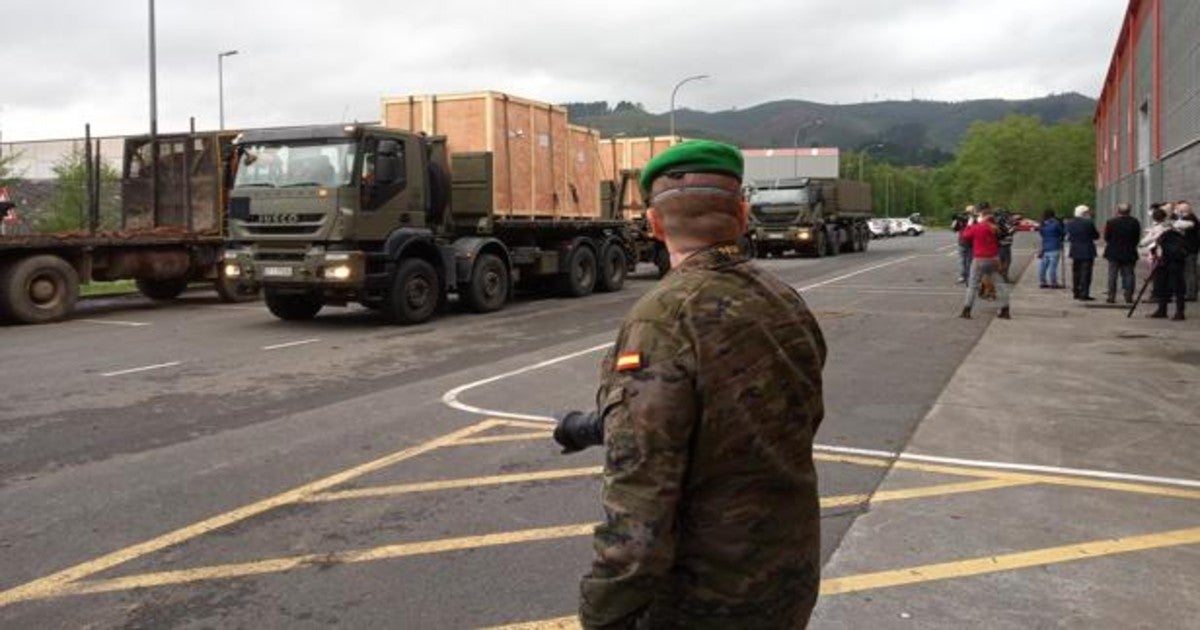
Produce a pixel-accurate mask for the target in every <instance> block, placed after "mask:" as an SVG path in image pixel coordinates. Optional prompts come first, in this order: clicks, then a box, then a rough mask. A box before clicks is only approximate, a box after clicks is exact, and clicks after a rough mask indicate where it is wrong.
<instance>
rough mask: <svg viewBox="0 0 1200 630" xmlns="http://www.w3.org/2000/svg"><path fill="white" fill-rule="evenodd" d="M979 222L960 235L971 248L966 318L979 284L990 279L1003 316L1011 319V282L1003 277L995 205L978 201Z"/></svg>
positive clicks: (969, 316)
mask: <svg viewBox="0 0 1200 630" xmlns="http://www.w3.org/2000/svg"><path fill="white" fill-rule="evenodd" d="M978 211H979V222H978V223H976V224H974V225H972V226H970V227H968V228H967V229H966V230H963V233H962V235H961V236H960V237H959V238H960V239H961V241H962V242H963V243H964V244H966V245H969V246H970V247H971V253H972V260H971V280H970V282H968V283H967V302H966V304H964V305H963V310H962V315H961V317H962V318H963V319H971V308H972V307H973V306H975V296H976V295H978V294H979V285H980V283H981V282H983V279H984V278H988V279H989V280H990V281H991V282H992V284H993V285H995V287H996V297H997V299H998V300H999V301H1000V315H998V317H999V318H1000V319H1010V316H1009V313H1008V285H1007V284H1006V283H1005V282H1004V281H1003V279H1002V278H1001V277H1000V238H999V229H1000V228H999V226H997V225H996V220H995V219H996V217H995V214H994V213H993V211H992V207H991V206H990V205H989V204H988V203H987V202H984V203H981V204H979V208H978Z"/></svg>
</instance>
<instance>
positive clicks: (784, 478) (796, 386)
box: [580, 247, 825, 628]
mask: <svg viewBox="0 0 1200 630" xmlns="http://www.w3.org/2000/svg"><path fill="white" fill-rule="evenodd" d="M824 362H825V342H824V339H823V337H822V336H821V330H820V328H819V327H818V325H817V322H816V320H815V319H814V318H813V316H812V314H811V313H810V312H809V310H808V307H807V306H806V305H805V303H804V301H803V300H802V299H801V298H800V296H799V295H798V294H797V293H796V292H795V291H794V290H793V289H792V288H791V287H789V286H788V285H786V284H784V283H783V282H782V281H780V280H779V279H777V278H775V277H774V276H772V275H771V274H769V273H766V272H764V271H762V270H761V269H759V268H758V267H756V266H755V265H753V264H752V263H750V262H749V261H747V260H746V259H745V258H744V257H743V256H742V255H741V254H740V253H739V252H738V250H737V248H736V247H714V248H710V249H706V250H703V251H700V252H698V253H696V254H694V255H692V256H691V257H690V258H688V259H687V260H686V261H684V262H683V263H682V264H681V265H679V267H678V268H676V269H674V270H672V271H671V272H670V273H669V274H668V275H667V276H666V277H665V278H664V279H663V280H662V282H660V283H659V285H658V286H657V287H656V288H655V289H653V290H651V291H650V292H649V293H647V294H646V295H645V296H643V297H642V299H641V300H640V301H638V303H637V304H636V305H635V306H634V307H633V310H632V311H631V312H630V313H629V315H628V317H627V318H626V320H625V322H624V324H623V325H622V327H621V330H620V333H619V335H618V337H617V342H616V346H615V347H614V349H613V351H612V352H611V353H610V354H609V356H608V358H606V359H605V361H604V367H603V375H602V383H601V385H600V389H599V392H598V393H597V405H598V408H599V411H600V413H601V414H602V415H603V417H604V420H605V439H604V446H605V449H606V458H605V466H604V489H603V501H604V511H605V521H604V522H603V523H602V524H600V525H599V526H597V528H596V534H595V541H594V546H595V559H594V561H593V564H592V570H591V572H590V573H589V574H588V575H587V576H586V577H584V579H583V582H582V584H581V595H582V602H581V605H580V618H581V621H582V622H583V625H584V626H585V627H587V628H664V627H667V628H673V627H681V628H684V627H686V628H708V627H713V628H796V627H800V628H802V627H804V626H805V625H806V624H807V622H808V616H809V613H810V612H811V611H812V607H813V605H814V604H815V602H816V597H817V586H818V582H819V570H820V562H819V559H820V541H819V537H820V508H819V507H818V504H817V476H816V471H815V469H814V467H813V461H812V442H813V434H814V433H816V430H817V426H818V425H819V424H820V422H821V419H822V417H823V415H824V407H823V403H822V398H821V369H822V367H823V366H824Z"/></svg>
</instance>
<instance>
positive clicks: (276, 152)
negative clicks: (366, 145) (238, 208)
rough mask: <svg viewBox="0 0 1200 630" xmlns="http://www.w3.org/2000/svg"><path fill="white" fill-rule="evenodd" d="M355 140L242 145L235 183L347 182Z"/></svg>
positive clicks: (282, 185)
mask: <svg viewBox="0 0 1200 630" xmlns="http://www.w3.org/2000/svg"><path fill="white" fill-rule="evenodd" d="M354 147H355V143H354V142H348V141H344V140H336V141H334V140H316V141H312V140H305V141H295V142H265V143H258V144H243V145H241V146H239V147H238V155H239V158H238V170H237V178H236V179H235V180H234V184H233V185H234V187H236V188H241V187H254V186H260V187H264V188H288V187H300V186H346V185H348V184H349V183H350V181H351V179H352V175H353V172H354Z"/></svg>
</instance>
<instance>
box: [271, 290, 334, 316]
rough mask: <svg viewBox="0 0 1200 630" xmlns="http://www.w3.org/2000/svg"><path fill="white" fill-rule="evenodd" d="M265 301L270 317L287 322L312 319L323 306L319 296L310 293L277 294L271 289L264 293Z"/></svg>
mask: <svg viewBox="0 0 1200 630" xmlns="http://www.w3.org/2000/svg"><path fill="white" fill-rule="evenodd" d="M266 301H267V310H269V311H271V314H272V315H274V316H275V317H278V318H279V319H285V320H288V321H303V320H309V319H312V318H314V317H316V316H317V312H318V311H320V310H321V307H322V306H324V305H325V304H324V303H323V302H322V301H321V298H320V297H319V296H317V295H313V294H311V293H308V294H305V293H300V294H296V293H279V292H278V291H274V290H271V289H267V291H266Z"/></svg>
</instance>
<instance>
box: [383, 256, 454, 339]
mask: <svg viewBox="0 0 1200 630" xmlns="http://www.w3.org/2000/svg"><path fill="white" fill-rule="evenodd" d="M441 297H442V290H441V286H440V283H439V282H438V274H437V270H436V269H434V268H433V265H431V264H429V263H427V262H425V261H424V260H421V259H420V258H408V259H405V260H404V261H403V262H401V263H400V268H399V269H397V270H396V277H395V279H394V280H393V281H392V289H391V291H389V292H388V295H387V296H386V297H384V300H383V316H384V317H386V318H387V320H388V321H390V322H393V323H396V324H404V325H409V324H420V323H421V322H425V321H428V320H429V318H430V317H433V314H434V313H436V312H437V309H438V304H439V303H440V302H441Z"/></svg>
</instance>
